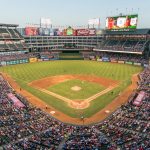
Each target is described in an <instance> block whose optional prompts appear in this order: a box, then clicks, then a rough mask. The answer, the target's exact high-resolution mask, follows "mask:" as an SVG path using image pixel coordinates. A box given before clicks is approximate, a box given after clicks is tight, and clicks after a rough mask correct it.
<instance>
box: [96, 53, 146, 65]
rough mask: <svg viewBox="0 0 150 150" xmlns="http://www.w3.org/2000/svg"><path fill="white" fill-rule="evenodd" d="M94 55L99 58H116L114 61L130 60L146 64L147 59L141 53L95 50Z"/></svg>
mask: <svg viewBox="0 0 150 150" xmlns="http://www.w3.org/2000/svg"><path fill="white" fill-rule="evenodd" d="M95 56H98V57H99V58H102V57H107V58H109V59H110V60H116V61H130V62H134V63H142V64H148V59H146V58H144V57H143V55H134V54H123V53H110V52H96V53H95Z"/></svg>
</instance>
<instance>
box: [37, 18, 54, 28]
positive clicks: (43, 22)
mask: <svg viewBox="0 0 150 150" xmlns="http://www.w3.org/2000/svg"><path fill="white" fill-rule="evenodd" d="M40 24H41V27H48V26H50V25H51V24H52V22H51V19H50V18H41V20H40Z"/></svg>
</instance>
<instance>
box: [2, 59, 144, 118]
mask: <svg viewBox="0 0 150 150" xmlns="http://www.w3.org/2000/svg"><path fill="white" fill-rule="evenodd" d="M141 70H142V67H138V66H132V65H126V64H112V63H104V62H94V61H50V62H38V63H32V64H20V65H14V66H6V67H1V68H0V71H2V72H6V73H8V74H9V75H11V76H12V78H13V79H14V80H15V81H16V82H17V83H18V84H19V85H20V86H21V87H22V88H24V89H25V90H27V91H29V92H30V93H32V94H33V95H35V96H37V97H39V98H40V99H41V100H43V101H45V102H46V103H48V104H49V105H51V106H53V107H55V108H56V109H59V110H60V111H62V112H63V113H65V114H67V115H70V116H71V117H80V111H78V110H75V109H72V108H70V107H68V106H67V105H66V103H65V102H63V101H61V100H59V99H56V98H54V97H52V96H50V95H48V94H46V93H43V92H41V91H38V90H36V89H34V88H33V87H30V86H28V83H30V82H32V81H34V80H38V79H42V78H44V77H48V76H54V75H64V74H83V75H96V76H99V77H105V78H110V79H113V80H118V81H120V82H121V84H120V86H119V87H117V88H116V89H114V90H113V91H114V94H113V95H112V94H110V93H107V94H105V95H103V96H101V97H99V98H97V99H96V100H94V101H92V102H91V105H90V107H89V108H87V109H85V110H82V113H84V116H85V117H90V116H91V115H93V114H94V113H96V112H98V111H99V110H100V109H102V108H104V107H105V106H106V105H108V104H109V103H110V102H111V101H112V100H113V99H114V98H115V97H116V96H117V95H118V94H119V92H120V91H122V90H124V89H125V88H126V87H127V86H128V85H129V84H130V83H131V76H132V75H133V74H136V73H139V72H140V71H141Z"/></svg>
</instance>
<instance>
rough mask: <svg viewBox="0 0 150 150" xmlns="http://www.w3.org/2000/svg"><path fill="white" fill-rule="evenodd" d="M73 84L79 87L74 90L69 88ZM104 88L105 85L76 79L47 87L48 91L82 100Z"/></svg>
mask: <svg viewBox="0 0 150 150" xmlns="http://www.w3.org/2000/svg"><path fill="white" fill-rule="evenodd" d="M74 86H78V87H79V88H81V89H80V90H78V91H74V90H72V89H71V88H72V87H74ZM104 89H105V87H103V86H102V85H99V84H96V83H93V82H88V81H82V80H77V79H76V80H75V79H74V80H69V81H65V82H62V83H59V84H56V85H54V86H51V87H49V88H48V90H49V91H51V92H54V93H57V94H59V95H62V96H64V97H67V98H69V99H72V100H82V99H86V98H89V97H90V96H92V95H94V94H97V93H98V92H101V91H102V90H104Z"/></svg>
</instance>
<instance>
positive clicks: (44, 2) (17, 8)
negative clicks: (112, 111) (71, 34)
mask: <svg viewBox="0 0 150 150" xmlns="http://www.w3.org/2000/svg"><path fill="white" fill-rule="evenodd" d="M138 8H139V11H138ZM117 9H118V11H117ZM120 12H121V13H124V14H127V13H128V14H129V13H138V14H139V24H138V28H149V27H150V13H149V12H150V0H124V1H123V0H0V23H17V24H19V25H20V26H21V27H23V26H25V25H26V24H27V23H33V24H38V23H39V22H40V18H41V17H48V18H51V20H52V22H53V24H54V25H62V26H64V25H79V26H81V25H87V22H88V19H90V18H96V17H100V19H101V28H104V27H105V19H106V17H107V16H115V15H117V14H119V13H120Z"/></svg>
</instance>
